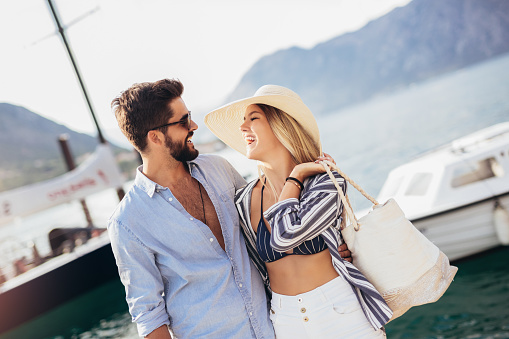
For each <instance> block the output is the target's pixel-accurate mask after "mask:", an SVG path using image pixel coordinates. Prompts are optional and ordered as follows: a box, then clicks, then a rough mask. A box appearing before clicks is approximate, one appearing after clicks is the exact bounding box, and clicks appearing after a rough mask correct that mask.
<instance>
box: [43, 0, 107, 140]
mask: <svg viewBox="0 0 509 339" xmlns="http://www.w3.org/2000/svg"><path fill="white" fill-rule="evenodd" d="M48 5H49V8H50V10H51V14H52V15H53V19H54V20H55V23H56V25H57V28H58V32H59V33H60V36H61V37H62V40H63V42H64V45H65V48H66V50H67V53H68V54H69V58H70V59H71V62H72V65H73V67H74V71H75V72H76V76H77V77H78V81H79V83H80V86H81V90H82V91H83V95H84V96H85V100H86V101H87V104H88V108H89V110H90V114H92V119H93V120H94V123H95V127H96V128H97V136H98V137H99V142H100V143H101V144H105V143H106V139H104V136H103V134H102V132H101V128H100V127H99V123H98V122H97V118H96V116H95V112H94V108H93V107H92V102H91V101H90V98H89V96H88V93H87V89H86V87H85V83H84V82H83V79H82V77H81V74H80V71H79V69H78V64H77V63H76V60H75V59H74V55H73V53H72V50H71V45H70V44H69V42H68V41H67V37H66V36H65V31H64V27H63V26H62V25H61V23H60V18H59V15H58V13H57V10H56V7H55V6H54V4H53V1H52V0H48Z"/></svg>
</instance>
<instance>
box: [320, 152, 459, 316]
mask: <svg viewBox="0 0 509 339" xmlns="http://www.w3.org/2000/svg"><path fill="white" fill-rule="evenodd" d="M325 163H326V164H328V165H329V166H330V167H331V168H333V169H335V170H336V171H338V173H339V174H340V175H341V176H342V177H343V178H345V180H347V181H348V182H349V183H350V184H351V185H352V186H353V187H355V188H356V189H357V190H358V191H359V192H361V193H362V195H364V196H365V197H366V198H367V199H368V200H370V201H371V202H372V203H373V204H374V206H373V209H372V210H371V211H370V212H369V213H368V215H366V216H364V217H362V218H360V219H359V220H357V219H356V217H355V215H354V213H353V211H352V207H351V205H350V202H349V201H348V199H347V198H346V197H345V195H344V194H343V191H342V190H341V188H340V187H339V185H338V183H337V181H336V178H335V177H334V175H333V174H332V173H331V171H330V169H329V168H328V166H327V165H326V164H325ZM322 165H323V166H324V167H325V169H326V171H327V173H328V174H329V176H330V177H331V179H332V181H333V182H334V184H335V186H336V188H337V189H338V192H339V195H340V197H341V201H342V202H343V206H344V207H343V208H345V212H346V214H347V216H348V219H349V220H350V222H351V225H349V226H348V227H345V228H344V229H343V230H341V233H342V235H343V238H344V240H345V242H346V243H347V245H348V249H349V250H350V251H351V252H352V258H353V264H354V265H355V267H357V268H358V269H359V271H361V272H362V274H364V276H365V277H366V278H367V279H368V280H369V281H370V282H371V283H372V284H373V286H375V288H376V289H377V290H378V292H379V293H380V294H381V295H382V297H383V298H384V300H385V302H386V303H387V305H388V306H389V307H390V308H391V310H392V311H393V312H394V314H393V316H392V318H391V320H393V319H396V318H397V317H399V316H401V315H402V314H403V313H405V312H406V311H408V310H409V309H410V308H411V307H413V306H418V305H423V304H427V303H432V302H435V301H437V300H438V299H439V298H440V297H441V296H442V295H443V294H444V292H445V291H446V290H447V288H448V287H449V285H450V284H451V282H452V280H453V278H454V276H455V275H456V272H457V271H458V268H457V267H454V266H451V265H450V264H449V259H448V258H447V256H446V255H445V254H444V253H443V252H441V251H440V250H439V249H438V247H436V246H435V245H434V244H433V243H432V242H431V241H429V240H428V239H427V238H426V237H425V236H424V235H422V233H421V232H419V231H418V230H417V229H416V228H415V227H414V225H412V223H411V222H410V221H409V220H408V219H407V218H406V217H405V215H404V213H403V211H402V210H401V209H400V207H399V206H398V204H397V203H396V201H394V200H393V199H389V200H388V201H387V202H386V203H385V204H383V205H380V204H379V203H378V202H377V201H376V200H375V199H373V198H372V197H371V196H370V195H368V194H367V193H366V192H365V191H364V190H363V189H362V188H361V187H360V186H358V185H357V184H356V183H355V182H353V180H352V179H350V178H349V177H348V176H346V175H345V174H344V173H343V172H341V170H339V168H338V167H337V166H336V165H335V164H333V163H331V162H329V161H323V162H322Z"/></svg>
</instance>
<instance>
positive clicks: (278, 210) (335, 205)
mask: <svg viewBox="0 0 509 339" xmlns="http://www.w3.org/2000/svg"><path fill="white" fill-rule="evenodd" d="M332 173H333V174H334V176H335V177H336V179H337V181H338V183H339V185H340V186H341V187H342V188H343V192H345V194H346V183H345V180H344V179H343V178H342V177H341V176H340V175H339V174H338V173H337V172H336V171H333V172H332ZM257 181H258V179H256V180H254V181H252V182H250V183H249V184H248V185H246V186H245V187H243V188H241V189H240V190H239V191H237V194H236V197H235V205H236V207H237V210H238V211H239V215H240V223H241V227H242V231H243V233H244V237H245V239H246V246H247V248H248V253H249V255H250V257H251V260H252V261H253V263H254V264H255V266H256V267H257V268H258V271H259V272H260V274H261V276H262V279H263V281H264V283H265V285H266V287H267V289H268V291H270V282H269V279H268V274H267V269H266V267H265V264H264V262H263V261H262V260H261V259H260V257H259V256H258V254H257V252H256V234H255V233H254V231H253V228H252V227H251V222H250V206H251V192H252V190H253V187H254V186H255V185H256V183H257ZM342 208H343V206H342V203H341V199H340V198H339V194H338V191H337V189H336V187H335V186H334V184H333V183H332V180H331V179H330V178H329V176H328V175H327V173H324V174H319V175H316V176H314V177H311V178H308V179H306V180H305V181H304V190H303V191H302V193H301V197H300V200H299V199H296V198H293V199H287V200H284V201H281V202H278V203H276V204H274V205H273V206H271V207H270V208H269V209H268V210H267V211H266V212H265V213H264V216H265V218H266V219H267V221H268V222H269V223H270V226H271V229H272V236H271V246H272V248H273V249H275V250H277V251H281V252H284V251H288V250H290V249H292V248H295V247H297V246H299V245H300V244H302V243H303V242H304V241H306V240H308V239H312V238H314V237H316V236H318V235H320V236H321V237H323V239H324V240H325V242H326V243H327V246H328V247H329V251H330V253H331V256H332V263H333V265H334V268H335V269H336V271H337V272H338V274H340V275H341V276H343V277H344V278H345V279H346V281H348V282H349V283H350V286H351V287H352V289H353V290H354V292H355V294H356V296H357V299H358V300H359V303H360V305H361V307H362V310H363V311H364V314H365V315H366V318H367V319H368V320H369V321H370V323H371V324H372V325H373V327H374V328H375V329H378V328H381V327H382V326H384V325H385V324H386V323H387V322H388V321H389V319H390V318H391V316H392V311H391V309H390V308H389V306H387V304H386V302H385V301H384V299H383V298H382V296H381V295H380V293H378V291H377V290H376V289H375V288H374V287H373V285H372V284H371V283H370V282H369V281H368V280H367V279H366V277H364V275H363V274H362V273H361V272H360V271H359V270H358V269H357V268H356V267H355V266H354V265H353V264H352V263H350V262H348V261H345V260H343V259H342V258H341V256H340V255H339V252H338V247H339V245H340V244H342V243H343V239H342V236H341V233H340V230H339V226H340V223H341V217H340V215H341V211H342Z"/></svg>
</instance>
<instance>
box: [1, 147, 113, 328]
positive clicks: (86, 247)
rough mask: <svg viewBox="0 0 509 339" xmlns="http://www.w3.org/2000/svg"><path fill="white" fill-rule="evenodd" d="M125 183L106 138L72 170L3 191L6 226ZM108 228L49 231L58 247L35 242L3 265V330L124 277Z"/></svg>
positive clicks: (2, 217) (3, 223) (49, 239)
mask: <svg viewBox="0 0 509 339" xmlns="http://www.w3.org/2000/svg"><path fill="white" fill-rule="evenodd" d="M122 184H123V179H122V175H121V173H120V171H119V169H118V167H117V164H116V162H115V157H114V156H113V153H112V151H111V149H110V147H109V146H108V145H107V144H100V145H98V146H97V149H96V151H95V152H94V154H92V155H90V156H89V157H88V159H87V160H86V161H84V162H83V163H82V164H81V165H80V166H78V167H77V168H75V169H74V170H72V171H70V172H67V173H65V174H63V175H61V176H59V177H56V178H53V179H49V180H47V181H44V182H39V183H36V184H32V185H28V186H24V187H20V188H16V189H13V190H11V191H6V192H1V193H0V203H1V206H2V207H3V209H2V210H1V211H0V227H4V226H7V225H9V223H10V222H12V221H15V220H16V219H18V218H21V217H25V216H29V215H31V214H33V213H37V212H40V211H44V210H46V209H48V208H51V207H54V206H57V205H61V204H64V203H67V202H70V201H73V200H80V199H84V198H86V197H87V196H90V195H91V194H94V193H97V192H101V191H104V190H107V189H111V188H118V187H122ZM105 230H106V229H105V228H96V227H81V228H71V227H69V228H58V229H54V230H52V231H51V232H50V234H49V235H48V242H49V243H50V244H51V248H52V253H49V254H48V255H45V256H44V257H40V256H39V253H38V251H37V250H36V249H35V247H34V252H33V253H34V255H33V258H30V259H27V260H25V258H24V257H23V258H19V257H20V256H21V252H20V253H18V254H15V255H16V256H17V257H16V258H14V259H19V260H13V262H12V263H9V265H7V266H2V265H0V305H1V306H0V335H1V334H2V333H4V332H7V331H9V330H12V329H13V328H15V327H17V326H19V325H21V324H22V323H24V322H26V321H29V320H31V319H33V318H35V317H37V316H39V315H40V314H43V313H44V312H47V311H49V310H50V309H52V308H54V307H56V306H58V305H60V304H62V303H64V302H66V301H68V300H70V299H72V298H74V297H77V296H79V295H81V294H82V293H84V292H86V291H89V290H91V289H93V288H95V287H97V286H99V285H101V284H103V283H105V282H107V281H109V280H111V279H118V272H117V267H116V264H115V259H114V257H113V253H112V251H111V246H110V240H109V237H108V234H107V232H105ZM17 232H23V230H22V229H19V230H17ZM0 240H2V239H0ZM0 245H1V244H0ZM5 259H6V258H2V260H1V262H5ZM28 305H29V306H28Z"/></svg>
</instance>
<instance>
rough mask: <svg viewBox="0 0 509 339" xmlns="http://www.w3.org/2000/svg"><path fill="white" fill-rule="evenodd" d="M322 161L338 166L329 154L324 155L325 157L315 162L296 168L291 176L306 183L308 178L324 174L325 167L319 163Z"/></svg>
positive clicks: (299, 165)
mask: <svg viewBox="0 0 509 339" xmlns="http://www.w3.org/2000/svg"><path fill="white" fill-rule="evenodd" d="M322 160H327V161H330V162H332V163H334V164H336V162H335V161H334V159H333V158H332V157H331V156H330V155H329V154H327V153H324V154H323V156H321V157H319V158H318V159H317V160H316V161H315V162H305V163H302V164H298V165H297V166H295V167H294V168H293V170H292V173H291V174H290V176H291V177H294V178H296V179H298V180H300V182H304V179H306V178H307V177H311V176H313V175H316V174H320V173H324V172H325V168H323V165H322V164H320V163H319V162H320V161H322Z"/></svg>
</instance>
